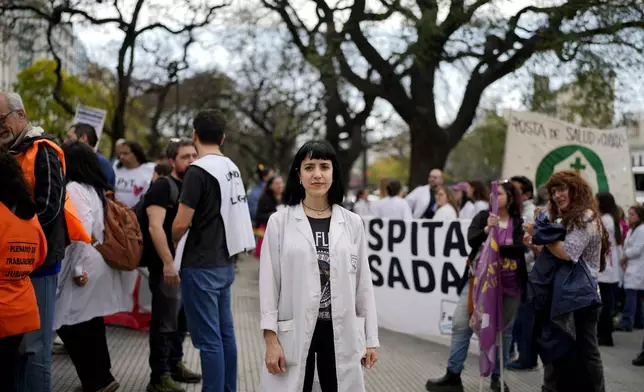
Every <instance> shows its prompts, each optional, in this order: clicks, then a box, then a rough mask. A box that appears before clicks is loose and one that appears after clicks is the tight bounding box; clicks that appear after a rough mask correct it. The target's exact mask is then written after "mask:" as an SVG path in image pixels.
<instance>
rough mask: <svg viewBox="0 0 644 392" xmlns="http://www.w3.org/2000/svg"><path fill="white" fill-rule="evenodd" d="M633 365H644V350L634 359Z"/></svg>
mask: <svg viewBox="0 0 644 392" xmlns="http://www.w3.org/2000/svg"><path fill="white" fill-rule="evenodd" d="M632 363H633V366H644V351H643V352H641V353H640V355H638V356H637V358H635V359H633V362H632Z"/></svg>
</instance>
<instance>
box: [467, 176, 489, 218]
mask: <svg viewBox="0 0 644 392" xmlns="http://www.w3.org/2000/svg"><path fill="white" fill-rule="evenodd" d="M469 186H470V187H469V189H468V191H467V197H469V198H470V200H472V202H473V203H474V213H475V214H478V213H479V212H481V211H484V210H487V209H488V208H489V207H490V203H489V201H490V188H488V186H487V185H485V184H484V183H483V182H482V181H478V180H474V181H470V182H469Z"/></svg>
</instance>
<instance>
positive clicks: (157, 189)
mask: <svg viewBox="0 0 644 392" xmlns="http://www.w3.org/2000/svg"><path fill="white" fill-rule="evenodd" d="M168 181H173V182H174V183H175V184H176V185H177V189H178V190H179V194H181V185H182V183H181V181H180V180H177V179H176V178H174V177H172V176H168V177H164V178H162V179H158V180H156V181H155V182H153V183H152V184H151V185H150V189H148V191H147V193H146V194H145V197H144V199H143V207H144V208H146V209H147V208H148V207H150V206H159V207H163V208H165V219H164V220H163V231H164V232H165V236H166V239H167V240H168V246H169V247H170V252H172V254H173V255H174V244H173V242H172V222H174V218H175V217H176V216H177V210H178V208H179V200H170V194H171V191H170V183H169V182H168ZM173 202H174V204H173ZM148 222H149V220H148ZM141 231H142V232H143V239H144V243H145V247H144V253H143V257H144V258H145V260H146V262H147V267H148V269H150V270H156V271H160V270H163V261H161V258H160V257H159V254H158V253H157V250H156V248H155V246H154V242H153V241H152V236H151V235H150V231H149V230H148V228H147V227H145V228H144V227H142V228H141Z"/></svg>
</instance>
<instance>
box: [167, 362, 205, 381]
mask: <svg viewBox="0 0 644 392" xmlns="http://www.w3.org/2000/svg"><path fill="white" fill-rule="evenodd" d="M172 379H173V380H174V381H176V382H185V383H186V384H197V383H199V382H201V374H199V373H195V372H193V371H191V370H189V369H188V368H187V367H186V365H185V364H184V363H183V362H179V363H177V367H176V368H175V369H174V372H172Z"/></svg>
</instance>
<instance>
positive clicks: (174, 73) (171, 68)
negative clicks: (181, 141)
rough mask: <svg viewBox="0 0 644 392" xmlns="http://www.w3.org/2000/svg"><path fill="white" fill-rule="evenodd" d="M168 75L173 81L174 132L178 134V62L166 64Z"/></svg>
mask: <svg viewBox="0 0 644 392" xmlns="http://www.w3.org/2000/svg"><path fill="white" fill-rule="evenodd" d="M168 76H169V79H170V81H171V82H174V88H175V94H176V96H175V108H174V134H175V136H177V137H180V136H181V135H179V63H177V62H176V61H173V62H171V63H170V64H169V65H168Z"/></svg>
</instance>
